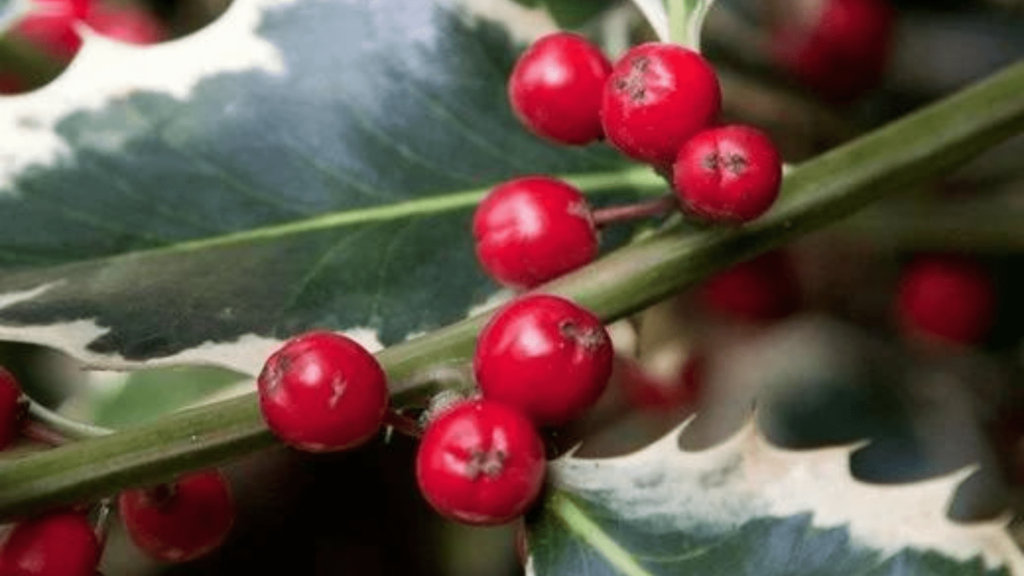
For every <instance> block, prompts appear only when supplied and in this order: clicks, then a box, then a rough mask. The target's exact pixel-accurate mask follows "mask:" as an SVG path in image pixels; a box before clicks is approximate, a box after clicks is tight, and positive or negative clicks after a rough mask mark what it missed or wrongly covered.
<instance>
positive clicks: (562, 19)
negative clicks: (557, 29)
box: [516, 0, 612, 28]
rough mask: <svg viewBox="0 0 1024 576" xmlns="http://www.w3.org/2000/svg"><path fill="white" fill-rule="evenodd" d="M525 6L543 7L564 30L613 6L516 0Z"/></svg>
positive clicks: (601, 1)
mask: <svg viewBox="0 0 1024 576" xmlns="http://www.w3.org/2000/svg"><path fill="white" fill-rule="evenodd" d="M516 1H517V2H519V3H520V4H523V5H525V6H537V5H543V6H544V8H545V9H546V10H547V11H548V13H550V14H551V17H552V18H553V19H554V20H555V22H556V23H558V25H559V26H561V27H563V28H575V27H576V26H580V25H581V24H584V23H585V22H587V21H588V20H590V19H591V18H593V17H595V16H597V15H598V14H600V13H601V12H603V11H604V10H607V9H608V8H609V7H610V6H611V5H612V0H516Z"/></svg>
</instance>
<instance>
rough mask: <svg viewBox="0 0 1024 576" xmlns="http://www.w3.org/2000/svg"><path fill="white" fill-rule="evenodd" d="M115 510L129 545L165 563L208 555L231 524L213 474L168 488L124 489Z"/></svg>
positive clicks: (220, 481) (229, 503)
mask: <svg viewBox="0 0 1024 576" xmlns="http://www.w3.org/2000/svg"><path fill="white" fill-rule="evenodd" d="M117 506H118V510H119V512H120V514H121V520H122V521H123V522H124V526H125V529H126V530H127V532H128V535H129V536H130V537H131V539H132V542H134V543H135V545H136V546H138V547H139V548H140V549H141V550H142V551H143V552H145V553H146V554H148V555H150V556H151V557H153V558H156V559H157V560H163V561H165V562H188V561H189V560H194V559H196V558H199V557H200V556H203V555H204V554H207V553H209V552H211V551H213V550H214V549H216V548H217V547H219V546H220V545H221V544H222V543H223V542H224V540H225V539H226V538H227V536H228V532H230V531H231V526H232V525H234V523H235V503H234V500H233V499H232V498H231V490H230V489H229V488H228V484H227V481H226V480H225V479H224V476H222V475H221V473H220V472H218V471H217V470H207V471H203V472H197V473H194V474H190V475H188V476H185V477H183V478H181V479H179V480H177V481H176V482H174V483H173V484H169V485H167V484H165V485H162V486H158V487H155V488H137V489H132V490H125V491H124V492H121V495H120V496H118V498H117Z"/></svg>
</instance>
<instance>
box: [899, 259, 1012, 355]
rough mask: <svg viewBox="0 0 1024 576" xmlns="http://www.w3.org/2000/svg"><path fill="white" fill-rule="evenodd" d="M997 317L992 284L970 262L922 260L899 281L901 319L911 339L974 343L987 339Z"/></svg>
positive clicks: (902, 327)
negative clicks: (986, 334) (986, 336)
mask: <svg viewBox="0 0 1024 576" xmlns="http://www.w3.org/2000/svg"><path fill="white" fill-rule="evenodd" d="M994 314H995V288H994V286H993V284H992V281H991V279H990V278H989V276H988V274H986V273H985V271H984V270H983V269H982V268H981V266H979V265H978V264H977V263H976V262H974V261H972V260H969V259H967V258H960V257H955V256H928V257H921V258H919V259H918V260H916V261H914V262H913V263H911V264H910V265H909V266H907V268H906V269H905V270H904V272H903V276H902V278H901V279H900V282H899V287H898V291H897V296H896V316H897V321H898V324H899V327H900V329H901V330H902V331H903V332H904V333H905V334H907V335H908V336H910V337H912V338H924V339H926V340H932V341H941V342H946V343H956V344H974V343H977V342H979V341H980V340H981V339H982V338H983V337H984V336H985V333H986V332H987V331H988V329H989V327H990V326H991V324H992V322H993V320H994V318H995V316H994Z"/></svg>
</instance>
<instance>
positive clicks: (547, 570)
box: [529, 424, 1024, 576]
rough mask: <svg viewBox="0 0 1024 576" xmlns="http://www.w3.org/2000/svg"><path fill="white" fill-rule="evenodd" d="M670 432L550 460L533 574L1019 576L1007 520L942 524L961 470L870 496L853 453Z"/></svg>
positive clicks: (750, 432) (746, 435)
mask: <svg viewBox="0 0 1024 576" xmlns="http://www.w3.org/2000/svg"><path fill="white" fill-rule="evenodd" d="M683 428H685V425H684V427H683ZM680 433H681V430H676V431H674V432H673V433H671V434H669V435H668V436H666V437H665V438H664V439H662V440H660V441H658V442H656V443H654V444H652V445H651V446H649V447H647V448H644V449H643V450H641V451H639V452H636V453H634V454H631V455H628V456H623V457H618V458H610V459H601V460H587V459H579V458H574V457H572V456H571V455H570V456H568V457H564V458H562V459H560V460H557V461H555V462H554V463H552V465H551V467H550V472H551V475H552V476H553V486H552V489H551V491H550V493H549V495H548V496H547V498H546V501H545V502H544V505H543V509H542V511H541V512H540V515H539V517H538V518H537V519H536V520H535V521H534V523H533V524H532V526H531V531H530V536H529V549H530V566H531V573H532V574H536V575H537V576H546V575H555V574H589V575H591V576H599V575H604V574H608V575H612V574H615V575H617V574H628V575H630V576H646V575H662V574H672V575H682V574H702V575H717V574H721V575H726V574H728V575H739V574H749V575H752V576H753V575H756V576H810V575H815V576H830V575H835V576H850V575H870V576H882V575H886V576H889V575H897V574H899V575H903V574H914V575H931V574H934V575H944V576H952V575H966V574H972V575H975V574H985V575H993V576H994V575H997V574H1024V557H1022V556H1021V553H1020V551H1019V550H1018V549H1017V547H1016V545H1015V544H1014V542H1013V541H1012V540H1011V538H1010V536H1009V534H1008V533H1007V531H1006V528H1005V524H1006V519H1002V520H999V521H991V522H977V523H971V524H958V523H954V522H953V521H951V520H950V519H949V518H948V517H947V516H946V507H947V505H948V503H949V501H950V499H951V497H952V494H953V490H954V488H955V487H956V486H957V485H958V484H959V483H960V482H961V481H962V480H964V478H965V477H966V476H967V475H968V474H969V471H960V472H958V473H955V474H952V475H949V476H946V477H941V478H936V479H933V480H929V481H924V482H919V483H914V484H901V485H871V484H867V483H864V482H861V481H858V480H855V479H854V478H853V477H852V476H851V475H850V472H849V458H850V455H851V453H852V452H853V451H854V450H855V449H856V447H842V448H831V449H818V450H807V451H786V450H782V449H779V448H777V447H775V446H772V445H771V444H770V443H769V442H768V441H767V440H765V439H764V438H763V437H762V436H761V435H760V433H758V432H757V430H756V429H755V427H754V425H753V424H748V425H747V426H746V427H744V429H743V430H742V431H741V432H739V433H738V434H736V435H735V436H733V437H732V438H731V439H729V440H728V441H726V442H724V443H722V444H720V445H718V446H715V447H713V448H710V449H707V450H704V451H699V452H686V451H683V450H681V449H680V448H679V435H680Z"/></svg>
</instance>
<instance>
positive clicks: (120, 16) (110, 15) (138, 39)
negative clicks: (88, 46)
mask: <svg viewBox="0 0 1024 576" xmlns="http://www.w3.org/2000/svg"><path fill="white" fill-rule="evenodd" d="M85 23H86V24H88V25H89V26H90V27H91V28H92V29H93V30H95V31H96V32H98V33H99V34H102V35H103V36H106V37H107V38H113V39H115V40H120V41H122V42H127V43H129V44H156V43H157V42H160V41H162V40H164V39H165V38H166V36H167V33H166V31H165V30H164V27H163V25H162V24H161V23H160V21H159V20H157V19H156V18H155V17H153V16H152V15H151V14H150V13H149V12H146V11H145V10H141V9H138V8H131V7H129V6H118V7H116V8H115V7H111V6H97V7H96V9H94V10H92V11H91V12H89V15H88V16H87V17H86V18H85Z"/></svg>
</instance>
